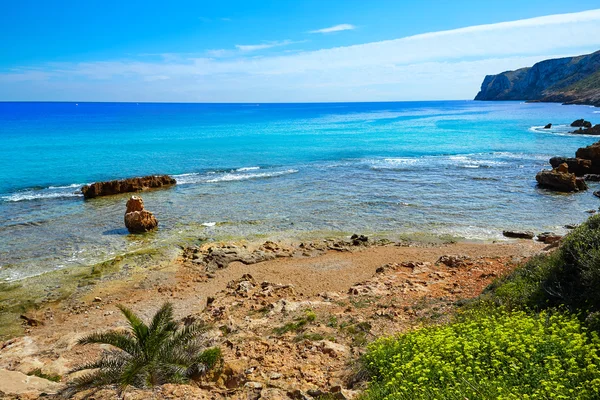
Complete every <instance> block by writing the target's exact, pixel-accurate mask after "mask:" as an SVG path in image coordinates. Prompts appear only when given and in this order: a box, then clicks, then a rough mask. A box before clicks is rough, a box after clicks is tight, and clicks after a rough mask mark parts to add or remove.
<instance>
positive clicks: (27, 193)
mask: <svg viewBox="0 0 600 400" xmlns="http://www.w3.org/2000/svg"><path fill="white" fill-rule="evenodd" d="M56 189H58V188H52V189H51V188H47V189H40V190H24V191H20V192H17V193H13V194H10V195H5V196H2V197H0V199H2V200H3V201H6V202H17V201H29V200H47V199H59V198H63V197H64V198H68V197H83V194H81V193H79V192H73V191H72V190H71V191H65V190H64V189H73V187H70V186H69V187H65V188H62V189H63V190H62V191H56Z"/></svg>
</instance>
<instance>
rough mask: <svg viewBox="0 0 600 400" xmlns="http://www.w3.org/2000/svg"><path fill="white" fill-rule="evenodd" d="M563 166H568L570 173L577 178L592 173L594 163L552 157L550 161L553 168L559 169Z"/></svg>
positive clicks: (578, 159) (580, 159)
mask: <svg viewBox="0 0 600 400" xmlns="http://www.w3.org/2000/svg"><path fill="white" fill-rule="evenodd" d="M561 164H567V167H568V169H569V172H571V173H573V174H575V175H577V176H584V175H587V174H590V173H591V172H592V162H591V161H590V160H584V159H582V158H565V157H552V158H551V159H550V165H552V168H558V166H559V165H561Z"/></svg>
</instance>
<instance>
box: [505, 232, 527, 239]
mask: <svg viewBox="0 0 600 400" xmlns="http://www.w3.org/2000/svg"><path fill="white" fill-rule="evenodd" d="M502 234H503V235H504V236H506V237H508V238H514V239H533V237H534V236H535V234H534V233H533V232H531V231H502Z"/></svg>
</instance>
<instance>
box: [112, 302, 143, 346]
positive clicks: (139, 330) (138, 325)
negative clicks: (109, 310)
mask: <svg viewBox="0 0 600 400" xmlns="http://www.w3.org/2000/svg"><path fill="white" fill-rule="evenodd" d="M117 308H118V309H119V310H121V313H123V315H124V316H125V318H127V321H128V322H129V326H130V327H131V330H133V333H134V335H135V337H136V338H137V340H138V341H139V342H143V341H144V340H145V339H146V337H147V336H148V326H147V325H146V324H144V322H143V321H142V320H141V319H140V318H139V317H138V316H137V315H135V313H134V312H133V311H131V310H130V309H129V308H127V307H125V306H124V305H121V304H117Z"/></svg>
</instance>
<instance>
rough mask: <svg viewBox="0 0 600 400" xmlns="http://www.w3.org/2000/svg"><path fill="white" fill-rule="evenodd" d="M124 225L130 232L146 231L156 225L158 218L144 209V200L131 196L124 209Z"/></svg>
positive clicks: (154, 227)
mask: <svg viewBox="0 0 600 400" xmlns="http://www.w3.org/2000/svg"><path fill="white" fill-rule="evenodd" d="M125 226H126V227H127V230H129V232H131V233H142V232H148V231H151V230H153V229H156V228H157V227H158V220H157V219H156V217H154V214H152V213H151V212H150V211H146V210H144V200H142V198H141V197H138V196H131V198H130V199H129V200H128V201H127V210H126V211H125Z"/></svg>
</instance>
